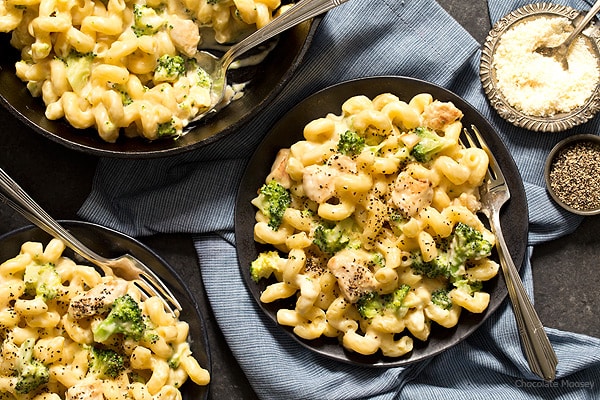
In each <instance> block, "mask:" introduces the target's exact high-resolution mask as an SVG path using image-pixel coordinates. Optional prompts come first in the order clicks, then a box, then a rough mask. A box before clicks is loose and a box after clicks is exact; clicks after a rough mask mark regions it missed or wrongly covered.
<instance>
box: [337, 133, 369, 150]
mask: <svg viewBox="0 0 600 400" xmlns="http://www.w3.org/2000/svg"><path fill="white" fill-rule="evenodd" d="M364 147H365V139H364V138H363V137H361V136H359V135H358V133H356V132H354V131H350V130H348V131H346V132H344V133H342V134H341V135H340V139H339V141H338V144H337V151H338V152H339V153H342V154H345V155H347V156H356V155H358V154H360V152H361V151H362V149H363V148H364Z"/></svg>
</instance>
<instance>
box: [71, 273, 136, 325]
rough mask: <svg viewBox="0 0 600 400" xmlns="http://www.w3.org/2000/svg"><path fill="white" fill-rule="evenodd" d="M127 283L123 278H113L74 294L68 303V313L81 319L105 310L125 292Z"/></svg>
mask: <svg viewBox="0 0 600 400" xmlns="http://www.w3.org/2000/svg"><path fill="white" fill-rule="evenodd" d="M128 285H129V284H128V283H127V282H126V281H124V280H121V279H114V280H110V281H108V282H104V283H101V284H100V285H98V286H95V287H93V288H91V289H90V290H88V291H87V292H85V293H82V294H80V295H78V296H75V297H74V298H73V299H72V300H71V302H70V303H69V311H68V312H69V315H71V317H73V318H74V319H81V318H86V317H91V316H93V315H96V314H103V313H105V312H107V311H108V310H109V309H110V306H111V305H112V304H113V303H114V301H115V300H116V299H117V298H119V297H121V296H123V295H124V294H125V293H127V286H128Z"/></svg>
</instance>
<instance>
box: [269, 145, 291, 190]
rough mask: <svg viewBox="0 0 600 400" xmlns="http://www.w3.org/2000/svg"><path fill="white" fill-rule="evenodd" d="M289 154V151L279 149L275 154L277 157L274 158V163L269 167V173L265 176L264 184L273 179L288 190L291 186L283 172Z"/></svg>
mask: <svg viewBox="0 0 600 400" xmlns="http://www.w3.org/2000/svg"><path fill="white" fill-rule="evenodd" d="M290 152H291V151H290V149H281V150H279V151H278V152H277V156H276V157H275V161H274V162H273V166H272V167H271V172H270V173H269V175H268V176H267V179H265V182H270V181H271V180H272V179H275V180H276V181H277V182H278V183H279V184H280V185H281V186H283V187H284V188H286V189H289V188H290V186H292V181H291V179H290V176H289V175H288V173H287V172H286V170H285V169H286V167H287V162H288V160H289V158H290Z"/></svg>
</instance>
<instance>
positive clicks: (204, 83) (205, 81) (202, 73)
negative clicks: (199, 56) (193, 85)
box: [197, 67, 212, 89]
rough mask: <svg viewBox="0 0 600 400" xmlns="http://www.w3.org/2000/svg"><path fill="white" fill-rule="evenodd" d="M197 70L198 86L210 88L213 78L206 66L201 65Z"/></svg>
mask: <svg viewBox="0 0 600 400" xmlns="http://www.w3.org/2000/svg"><path fill="white" fill-rule="evenodd" d="M197 71H198V86H200V87H203V88H208V89H210V86H211V85H212V79H211V77H210V75H209V74H208V72H206V70H205V69H204V68H200V67H198V69H197Z"/></svg>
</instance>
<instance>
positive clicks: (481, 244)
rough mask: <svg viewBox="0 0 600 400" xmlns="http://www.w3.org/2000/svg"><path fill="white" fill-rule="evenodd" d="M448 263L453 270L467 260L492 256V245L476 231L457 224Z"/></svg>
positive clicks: (465, 225)
mask: <svg viewBox="0 0 600 400" xmlns="http://www.w3.org/2000/svg"><path fill="white" fill-rule="evenodd" d="M449 254H450V262H451V264H452V266H453V267H454V268H456V267H457V266H460V265H463V264H464V263H465V262H466V261H467V260H480V259H482V258H484V257H488V256H490V255H491V254H492V244H491V243H490V242H488V241H487V240H485V239H484V238H483V235H482V234H481V232H479V231H478V230H477V229H475V228H473V227H471V226H469V225H467V224H464V223H462V222H459V223H458V224H456V226H455V227H454V233H453V235H452V241H451V243H450V250H449Z"/></svg>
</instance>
